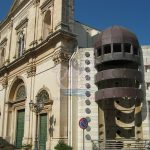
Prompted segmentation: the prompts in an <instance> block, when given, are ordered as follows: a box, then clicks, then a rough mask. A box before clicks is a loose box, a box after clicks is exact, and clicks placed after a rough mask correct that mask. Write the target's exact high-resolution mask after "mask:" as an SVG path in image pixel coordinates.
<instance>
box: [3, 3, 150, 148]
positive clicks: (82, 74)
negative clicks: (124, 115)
mask: <svg viewBox="0 0 150 150" xmlns="http://www.w3.org/2000/svg"><path fill="white" fill-rule="evenodd" d="M73 3H74V2H73V0H41V1H40V0H20V1H19V0H14V3H13V5H12V7H11V10H10V12H9V13H8V16H7V17H6V19H5V20H4V21H3V22H1V23H0V101H1V102H0V137H1V138H3V139H5V140H6V141H8V142H9V143H11V144H13V145H15V146H16V147H17V148H18V149H19V148H21V147H22V145H26V144H31V145H32V149H34V148H35V146H36V145H35V141H36V140H37V139H36V136H37V137H38V147H39V150H53V149H54V146H55V145H56V144H57V143H58V141H59V140H64V141H65V142H66V143H68V144H69V145H71V146H73V148H74V149H75V150H80V149H82V147H83V130H82V129H80V128H79V125H78V121H79V120H80V118H82V117H85V118H86V119H87V120H88V122H89V126H88V128H87V129H86V130H85V133H84V134H85V135H84V138H85V149H87V150H91V149H94V148H95V149H96V148H97V146H98V145H99V144H98V145H97V143H99V141H100V140H103V141H104V140H107V139H109V138H107V137H109V136H106V135H107V134H106V133H105V131H106V130H105V128H104V126H107V128H111V126H109V125H111V123H110V122H109V120H111V119H109V120H108V121H107V123H105V125H104V126H103V127H102V126H101V124H102V123H104V122H105V121H104V114H103V111H101V110H100V109H101V108H100V107H99V106H100V105H101V104H100V103H97V102H95V100H96V99H95V92H96V91H97V89H98V88H97V86H96V85H95V82H97V81H96V80H95V74H96V73H97V71H98V70H96V69H95V57H96V56H94V48H93V45H94V43H95V41H96V39H97V37H98V36H99V33H101V31H99V30H96V29H93V28H91V27H89V26H86V25H84V24H81V23H80V22H77V21H75V20H74V4H73ZM129 40H130V39H129ZM107 44H108V43H107ZM95 49H96V48H95ZM149 51H150V47H149V46H143V47H142V51H141V54H140V56H141V57H140V58H141V59H140V64H141V65H140V66H143V62H144V66H145V67H140V68H138V67H137V68H136V69H137V74H138V71H140V72H141V73H142V74H143V75H142V77H141V78H140V79H139V81H141V80H142V84H141V85H138V88H141V89H143V91H145V90H144V89H145V88H146V89H147V90H146V95H145V94H144V92H143V98H142V99H144V97H145V96H146V99H144V100H143V101H142V102H141V103H140V105H139V107H138V108H137V109H136V108H135V107H134V108H133V110H135V109H136V110H137V112H138V111H139V110H141V111H140V112H141V113H140V118H138V119H137V120H140V121H141V122H140V123H141V124H140V127H139V130H138V129H137V128H136V129H135V128H134V129H133V132H134V131H135V130H138V131H136V132H134V133H136V134H138V136H132V139H134V140H135V139H141V140H148V139H149V135H150V134H149V119H150V118H149V108H150V106H149V105H150V103H149V101H150V97H149V92H150V91H149V90H150V89H149V86H150V85H149V84H150V81H149V75H148V73H149V69H150V67H149V66H150V58H149V56H150V54H149ZM142 52H143V56H144V57H142ZM142 59H144V61H143V60H142ZM135 62H136V59H135ZM98 76H99V75H98ZM144 76H145V80H144ZM145 82H146V84H145ZM101 85H103V84H101ZM99 88H100V87H99ZM100 96H101V94H100ZM127 96H128V95H127ZM123 97H126V95H125V96H123ZM98 98H99V96H98ZM126 98H129V96H128V97H126ZM41 101H42V102H44V109H42V110H40V111H39V113H36V112H35V111H36V110H33V109H31V108H30V104H31V102H33V104H37V103H38V104H40V102H41ZM116 105H117V104H116ZM142 106H143V107H142ZM122 111H123V110H122ZM128 111H129V112H130V110H128ZM112 113H113V111H112V112H110V113H109V114H112ZM132 115H133V116H134V114H132ZM110 116H111V115H110ZM133 116H131V119H133V120H132V121H133V122H134V120H135V119H134V117H133ZM141 118H144V119H143V120H141ZM127 121H128V119H127ZM118 122H119V121H118ZM126 126H127V125H126ZM128 127H129V126H128ZM130 127H134V123H132V122H130ZM118 132H119V131H118ZM131 133H132V132H131ZM118 134H119V133H118ZM115 135H116V133H115ZM118 137H119V136H117V137H116V136H115V137H112V138H110V139H111V140H116V139H117V138H118ZM124 139H131V136H130V137H124ZM95 142H96V144H95ZM104 145H105V144H104Z"/></svg>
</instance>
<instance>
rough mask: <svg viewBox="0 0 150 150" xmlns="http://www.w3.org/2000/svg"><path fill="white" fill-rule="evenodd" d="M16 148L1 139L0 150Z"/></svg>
mask: <svg viewBox="0 0 150 150" xmlns="http://www.w3.org/2000/svg"><path fill="white" fill-rule="evenodd" d="M14 149H15V146H14V145H12V144H10V143H9V142H7V141H6V140H5V139H3V138H2V137H0V150H14Z"/></svg>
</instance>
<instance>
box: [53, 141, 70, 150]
mask: <svg viewBox="0 0 150 150" xmlns="http://www.w3.org/2000/svg"><path fill="white" fill-rule="evenodd" d="M54 148H55V149H56V150H72V147H71V146H68V145H67V144H66V143H65V142H64V141H62V140H60V141H59V142H58V144H57V145H56V146H55V147H54Z"/></svg>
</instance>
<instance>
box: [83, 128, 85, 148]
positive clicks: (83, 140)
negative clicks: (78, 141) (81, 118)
mask: <svg viewBox="0 0 150 150" xmlns="http://www.w3.org/2000/svg"><path fill="white" fill-rule="evenodd" d="M84 142H85V141H84V129H83V150H84V146H85V145H84V144H85V143H84Z"/></svg>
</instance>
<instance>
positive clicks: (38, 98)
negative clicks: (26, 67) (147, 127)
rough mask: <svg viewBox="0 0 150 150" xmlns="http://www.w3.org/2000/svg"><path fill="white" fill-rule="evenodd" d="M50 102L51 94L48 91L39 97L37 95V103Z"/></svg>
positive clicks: (43, 91) (42, 92) (44, 91)
mask: <svg viewBox="0 0 150 150" xmlns="http://www.w3.org/2000/svg"><path fill="white" fill-rule="evenodd" d="M40 101H43V102H48V101H49V94H48V92H47V91H46V90H42V91H41V92H40V93H39V94H38V95H37V102H40Z"/></svg>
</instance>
